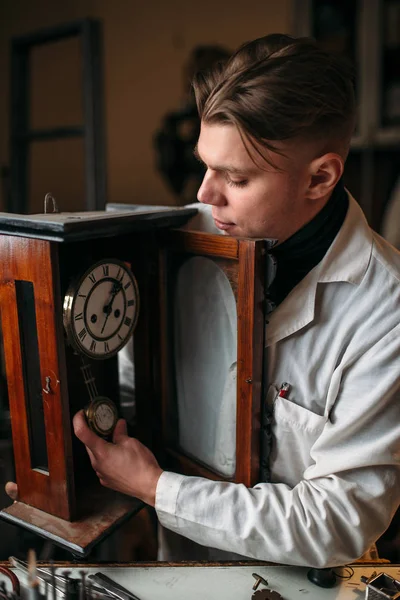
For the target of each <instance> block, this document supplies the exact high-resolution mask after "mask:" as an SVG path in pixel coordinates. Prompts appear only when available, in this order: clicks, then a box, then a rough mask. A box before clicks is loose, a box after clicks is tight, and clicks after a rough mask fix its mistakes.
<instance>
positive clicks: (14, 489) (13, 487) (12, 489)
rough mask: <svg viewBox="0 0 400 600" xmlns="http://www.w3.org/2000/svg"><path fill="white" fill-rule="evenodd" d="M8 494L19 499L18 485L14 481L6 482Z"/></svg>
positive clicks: (13, 498) (14, 498)
mask: <svg viewBox="0 0 400 600" xmlns="http://www.w3.org/2000/svg"><path fill="white" fill-rule="evenodd" d="M6 494H7V495H8V496H10V498H11V500H18V486H17V484H16V483H14V482H13V481H8V482H7V483H6Z"/></svg>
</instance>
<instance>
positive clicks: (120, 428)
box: [113, 419, 128, 444]
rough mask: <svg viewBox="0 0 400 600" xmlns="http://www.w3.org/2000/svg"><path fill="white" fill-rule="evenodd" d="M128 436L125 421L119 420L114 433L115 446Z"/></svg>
mask: <svg viewBox="0 0 400 600" xmlns="http://www.w3.org/2000/svg"><path fill="white" fill-rule="evenodd" d="M127 435H128V430H127V428H126V421H125V419H118V421H117V424H116V426H115V429H114V433H113V442H114V444H118V442H120V441H121V439H122V438H123V437H125V436H127Z"/></svg>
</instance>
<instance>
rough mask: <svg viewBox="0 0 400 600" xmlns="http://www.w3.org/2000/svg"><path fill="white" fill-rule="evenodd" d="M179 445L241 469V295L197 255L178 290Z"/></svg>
mask: <svg viewBox="0 0 400 600" xmlns="http://www.w3.org/2000/svg"><path fill="white" fill-rule="evenodd" d="M174 309H175V314H174V334H175V335H174V338H175V344H174V357H175V378H176V394H177V410H178V430H179V434H178V444H179V446H180V448H181V449H182V450H183V451H184V452H185V454H187V455H189V456H192V457H194V458H195V459H197V460H199V461H200V462H202V463H204V464H205V465H207V466H208V467H210V468H211V469H213V470H214V471H217V472H218V473H220V474H222V475H224V476H225V477H232V476H233V475H234V473H235V468H236V360H237V315H236V300H235V297H234V294H233V291H232V287H231V284H230V282H229V280H228V278H227V276H226V274H225V273H224V271H223V270H222V269H221V268H220V267H219V266H218V265H217V264H216V263H215V262H214V261H212V260H211V259H208V258H203V257H194V258H191V259H189V260H187V261H186V262H185V263H184V264H183V265H182V266H181V267H180V270H179V272H178V277H177V283H176V288H175V295H174Z"/></svg>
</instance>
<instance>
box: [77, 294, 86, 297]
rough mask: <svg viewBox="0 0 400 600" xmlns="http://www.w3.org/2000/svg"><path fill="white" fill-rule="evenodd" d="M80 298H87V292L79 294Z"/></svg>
mask: <svg viewBox="0 0 400 600" xmlns="http://www.w3.org/2000/svg"><path fill="white" fill-rule="evenodd" d="M78 296H79V298H86V296H87V294H78Z"/></svg>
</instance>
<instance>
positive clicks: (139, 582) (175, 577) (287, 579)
mask: <svg viewBox="0 0 400 600" xmlns="http://www.w3.org/2000/svg"><path fill="white" fill-rule="evenodd" d="M2 564H3V565H4V566H8V563H2ZM38 566H40V567H44V566H48V565H46V564H44V563H38ZM55 566H56V568H57V573H59V574H62V572H63V571H65V570H68V571H71V576H72V577H74V576H75V577H77V578H79V577H80V572H81V571H82V570H84V571H85V572H86V573H87V574H88V575H89V574H91V573H97V572H99V571H100V572H102V573H104V574H105V575H107V576H108V577H110V578H111V579H113V580H114V581H116V582H118V583H120V584H121V585H123V586H124V587H125V588H127V589H128V590H129V591H131V592H133V593H134V594H135V595H136V596H137V597H138V598H139V599H140V600H251V598H252V595H253V594H254V591H253V585H254V583H255V579H254V577H253V576H252V575H253V573H257V574H259V575H261V576H262V577H263V578H264V579H266V580H267V581H268V589H271V590H274V591H276V592H278V593H279V594H280V595H281V596H282V598H283V599H284V600H297V599H302V598H304V600H362V599H363V598H364V597H365V589H366V585H365V584H364V583H362V582H361V576H362V575H364V576H366V577H369V576H370V575H371V574H372V573H373V572H374V571H376V572H377V573H381V572H385V573H387V574H388V575H391V576H392V577H393V578H395V579H399V578H400V565H399V564H398V565H391V564H382V563H379V564H373V563H371V564H368V565H358V564H355V565H352V569H353V570H354V574H353V575H352V576H351V578H350V579H347V580H340V579H338V582H337V584H336V586H335V587H334V588H331V589H323V588H320V587H317V586H316V585H314V584H313V583H311V582H310V581H309V580H308V579H307V571H308V569H307V568H303V567H291V566H278V565H268V564H266V563H260V562H248V563H247V562H246V563H205V564H202V563H176V564H175V563H174V564H171V563H161V562H156V563H129V564H127V563H121V564H112V565H110V564H97V565H93V564H84V563H81V564H77V563H55ZM347 569H348V567H347V568H346V570H347ZM337 571H338V572H339V573H340V572H343V570H342V569H338V570H337ZM15 572H16V573H18V577H19V578H20V581H21V584H22V585H24V584H25V582H26V581H25V580H24V577H23V576H22V575H21V574H20V573H19V572H17V571H15ZM1 580H5V578H4V577H3V575H1V574H0V581H1ZM258 589H259V590H262V589H265V586H263V585H262V584H261V585H260V587H259V588H258Z"/></svg>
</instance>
